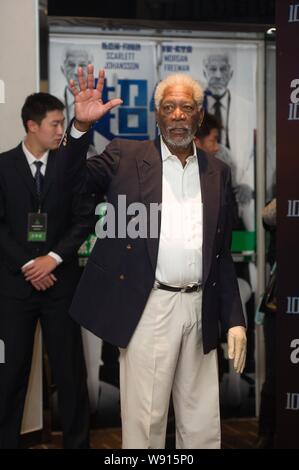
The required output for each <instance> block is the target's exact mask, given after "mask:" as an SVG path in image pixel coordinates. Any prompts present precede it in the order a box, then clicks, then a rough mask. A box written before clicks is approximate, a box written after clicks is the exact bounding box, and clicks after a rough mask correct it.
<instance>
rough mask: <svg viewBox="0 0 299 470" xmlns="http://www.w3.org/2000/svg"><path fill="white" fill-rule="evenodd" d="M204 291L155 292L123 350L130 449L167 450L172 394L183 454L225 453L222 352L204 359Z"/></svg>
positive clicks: (125, 434)
mask: <svg viewBox="0 0 299 470" xmlns="http://www.w3.org/2000/svg"><path fill="white" fill-rule="evenodd" d="M201 302H202V292H199V293H198V292H192V293H181V292H168V291H163V290H160V289H153V290H152V292H151V294H150V297H149V299H148V302H147V304H146V307H145V309H144V312H143V314H142V317H141V320H140V322H139V324H138V326H137V328H136V330H135V332H134V335H133V337H132V339H131V341H130V343H129V345H128V347H127V348H126V349H120V390H121V415H122V433H123V448H124V449H141V448H142V449H149V448H151V449H162V448H164V446H165V437H166V436H165V435H166V426H167V415H168V407H169V400H170V394H171V392H172V396H173V404H174V411H175V421H176V448H177V449H218V448H220V416H219V386H218V370H217V352H216V350H213V351H211V352H210V353H209V354H206V355H204V354H203V348H202V334H201Z"/></svg>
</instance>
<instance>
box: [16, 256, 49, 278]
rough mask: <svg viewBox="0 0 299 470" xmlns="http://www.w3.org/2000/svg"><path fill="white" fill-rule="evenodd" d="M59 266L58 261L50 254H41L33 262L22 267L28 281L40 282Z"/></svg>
mask: <svg viewBox="0 0 299 470" xmlns="http://www.w3.org/2000/svg"><path fill="white" fill-rule="evenodd" d="M56 266H57V261H56V260H55V259H54V258H53V257H52V256H50V255H46V256H39V257H38V258H35V260H34V261H33V263H31V264H29V266H27V267H25V268H22V272H23V274H24V276H25V279H26V281H30V282H31V281H33V282H38V281H40V280H41V279H43V277H45V276H47V275H48V274H50V273H51V272H52V271H54V269H55V268H56Z"/></svg>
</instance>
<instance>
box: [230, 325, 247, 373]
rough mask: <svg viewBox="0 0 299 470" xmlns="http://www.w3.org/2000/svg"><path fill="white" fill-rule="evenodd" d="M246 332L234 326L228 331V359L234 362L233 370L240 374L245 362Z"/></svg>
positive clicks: (241, 327)
mask: <svg viewBox="0 0 299 470" xmlns="http://www.w3.org/2000/svg"><path fill="white" fill-rule="evenodd" d="M246 342H247V340H246V330H245V328H244V326H234V327H232V328H230V329H229V330H228V333H227V346H228V357H229V359H233V360H234V369H235V371H236V372H237V373H238V374H242V372H243V370H244V366H245V360H246Z"/></svg>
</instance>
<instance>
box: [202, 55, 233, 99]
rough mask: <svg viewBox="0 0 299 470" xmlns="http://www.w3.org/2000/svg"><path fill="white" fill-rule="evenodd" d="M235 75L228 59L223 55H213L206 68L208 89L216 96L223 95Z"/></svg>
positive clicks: (205, 74)
mask: <svg viewBox="0 0 299 470" xmlns="http://www.w3.org/2000/svg"><path fill="white" fill-rule="evenodd" d="M232 75H233V71H232V70H231V67H230V64H229V62H228V58H227V57H226V56H223V55H211V56H209V58H208V59H207V62H206V64H205V67H204V76H205V78H206V80H207V82H208V88H209V89H210V90H211V92H212V93H213V94H214V95H222V94H223V93H225V91H226V89H227V85H228V82H229V81H230V79H231V77H232Z"/></svg>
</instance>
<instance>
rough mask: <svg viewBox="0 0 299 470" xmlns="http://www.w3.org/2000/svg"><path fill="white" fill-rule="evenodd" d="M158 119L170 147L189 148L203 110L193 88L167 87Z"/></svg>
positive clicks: (157, 114) (158, 111) (157, 113)
mask: <svg viewBox="0 0 299 470" xmlns="http://www.w3.org/2000/svg"><path fill="white" fill-rule="evenodd" d="M156 119H157V123H158V125H159V128H160V131H161V134H162V136H163V139H164V141H165V142H166V144H168V146H170V147H172V148H178V149H179V148H187V147H188V146H189V145H190V143H191V142H192V140H193V137H194V134H195V132H196V129H197V126H198V123H199V122H200V121H201V119H202V110H199V109H198V106H197V104H196V102H195V101H194V98H193V92H192V88H190V87H186V86H184V85H173V86H169V87H167V88H166V89H165V92H164V95H163V98H162V100H161V102H160V106H159V109H158V110H156Z"/></svg>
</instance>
